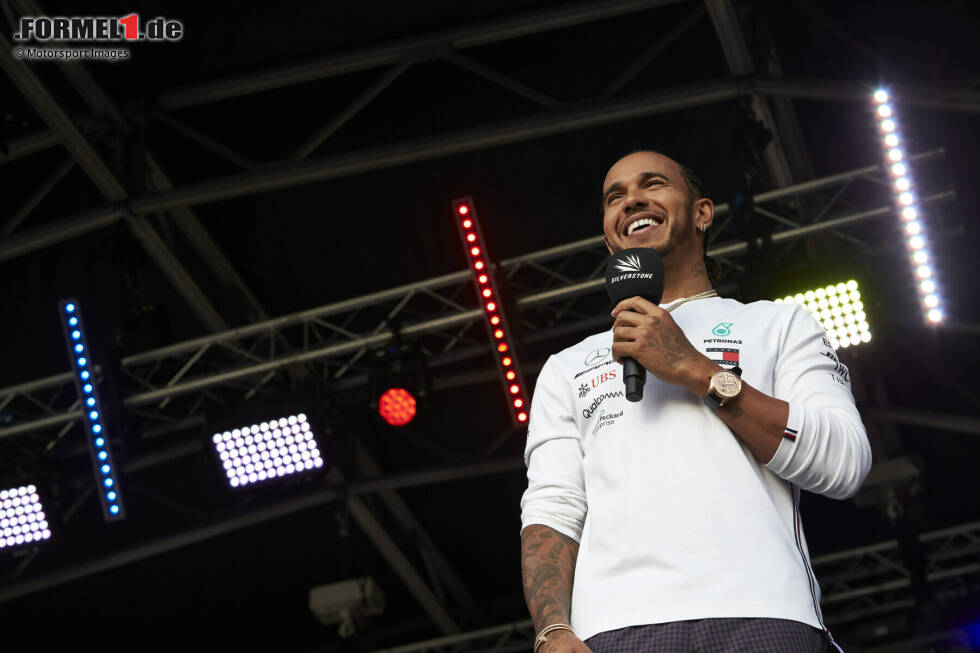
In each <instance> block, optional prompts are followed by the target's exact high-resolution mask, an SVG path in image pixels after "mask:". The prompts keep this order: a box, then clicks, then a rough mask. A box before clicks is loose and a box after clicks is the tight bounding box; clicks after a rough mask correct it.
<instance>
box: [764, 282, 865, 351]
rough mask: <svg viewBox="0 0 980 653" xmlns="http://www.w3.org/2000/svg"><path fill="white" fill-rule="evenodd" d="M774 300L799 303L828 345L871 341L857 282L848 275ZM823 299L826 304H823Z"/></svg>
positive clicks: (835, 346)
mask: <svg viewBox="0 0 980 653" xmlns="http://www.w3.org/2000/svg"><path fill="white" fill-rule="evenodd" d="M774 301H775V302H776V303H777V304H800V305H801V306H803V307H805V308H806V309H807V310H808V311H809V312H810V314H811V315H812V316H813V317H814V318H815V319H816V320H817V322H819V323H820V324H821V326H823V328H824V331H826V332H827V340H828V341H829V342H830V345H831V347H833V348H834V349H839V348H841V347H853V346H855V345H860V344H861V343H865V342H871V328H870V326H869V325H868V316H867V314H866V313H865V312H864V301H863V300H862V296H861V291H860V289H859V288H858V282H857V281H855V280H853V279H851V280H850V281H847V282H841V283H837V284H832V285H829V286H825V287H823V288H817V289H815V290H808V291H806V292H805V293H796V294H795V295H787V296H786V297H783V298H780V299H776V300H774ZM824 302H826V304H824Z"/></svg>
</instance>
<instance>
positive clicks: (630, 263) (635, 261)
mask: <svg viewBox="0 0 980 653" xmlns="http://www.w3.org/2000/svg"><path fill="white" fill-rule="evenodd" d="M616 269H617V270H619V271H620V272H640V271H641V268H640V257H639V256H637V255H636V254H630V255H628V256H625V257H623V260H621V261H617V263H616Z"/></svg>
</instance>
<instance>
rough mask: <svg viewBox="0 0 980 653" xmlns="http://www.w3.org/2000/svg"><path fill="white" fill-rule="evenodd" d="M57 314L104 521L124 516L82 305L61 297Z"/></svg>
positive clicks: (104, 411)
mask: <svg viewBox="0 0 980 653" xmlns="http://www.w3.org/2000/svg"><path fill="white" fill-rule="evenodd" d="M58 307H59V317H60V321H61V327H62V331H63V333H64V336H65V343H66V345H67V346H68V359H69V360H70V361H71V365H72V371H73V377H74V380H75V388H76V390H77V392H78V400H79V404H80V405H81V408H82V415H83V417H82V423H83V425H84V428H85V436H86V437H85V440H86V442H87V444H88V449H89V455H90V458H91V460H92V469H93V472H94V473H95V482H96V484H97V485H98V491H97V492H96V493H97V494H98V495H99V501H100V503H101V504H102V514H103V517H104V518H105V520H106V521H118V520H120V519H124V518H125V517H126V511H125V509H124V507H123V502H122V491H121V490H120V488H119V475H118V469H117V468H116V465H115V462H114V461H113V455H112V449H111V447H110V446H109V424H108V423H107V421H106V409H105V406H104V405H103V403H102V400H101V399H100V398H99V388H98V385H97V383H96V379H95V376H94V370H95V361H94V360H92V349H91V347H90V346H89V341H88V338H87V336H86V332H85V325H84V322H83V320H82V309H81V307H80V306H79V305H78V302H77V301H76V300H73V299H66V300H62V301H61V302H60V303H59V304H58Z"/></svg>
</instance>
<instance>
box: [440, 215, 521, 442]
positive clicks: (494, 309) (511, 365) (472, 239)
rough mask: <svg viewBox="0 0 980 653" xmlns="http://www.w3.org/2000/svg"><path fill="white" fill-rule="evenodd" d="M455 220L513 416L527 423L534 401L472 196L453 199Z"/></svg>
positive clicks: (518, 421)
mask: <svg viewBox="0 0 980 653" xmlns="http://www.w3.org/2000/svg"><path fill="white" fill-rule="evenodd" d="M452 209H453V221H454V222H455V223H456V228H457V229H458V230H459V237H460V242H462V243H463V251H464V252H465V253H466V261H467V264H468V265H469V268H470V272H471V273H472V277H473V287H474V288H476V296H477V298H478V299H479V300H480V303H481V304H482V306H483V316H484V323H485V324H486V325H487V335H488V336H489V338H490V342H491V344H492V345H493V348H494V350H495V352H496V360H497V370H498V372H499V373H500V381H501V383H502V384H503V388H504V396H505V397H506V398H507V405H508V408H509V413H510V417H511V420H512V421H513V422H514V424H515V425H521V424H526V423H527V418H528V409H529V407H530V402H529V401H528V398H527V386H525V385H524V377H523V375H522V374H521V367H520V365H519V364H518V360H517V352H516V351H515V350H514V347H513V338H512V337H511V336H512V334H513V332H512V331H511V330H510V328H509V327H508V326H507V324H508V323H507V316H506V315H505V314H504V307H503V306H502V305H501V302H500V299H501V297H500V292H499V291H498V290H497V281H496V279H495V278H494V273H493V265H492V262H491V261H490V257H489V255H488V253H487V248H486V241H485V240H484V239H483V231H482V230H481V229H480V221H479V220H478V219H477V216H476V209H475V208H474V207H473V200H472V198H470V197H462V198H459V199H455V200H453V202H452Z"/></svg>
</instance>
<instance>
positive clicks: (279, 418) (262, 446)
mask: <svg viewBox="0 0 980 653" xmlns="http://www.w3.org/2000/svg"><path fill="white" fill-rule="evenodd" d="M228 426H229V428H224V429H221V430H218V429H211V432H210V434H209V440H210V442H211V448H212V451H213V453H214V456H215V459H216V460H217V461H218V462H219V464H220V466H221V471H222V473H223V474H224V475H225V481H226V482H227V483H228V485H229V487H232V488H245V487H248V486H254V485H256V484H268V483H269V482H271V481H275V480H277V479H281V478H285V477H288V476H294V475H297V474H307V473H310V472H314V471H317V470H319V469H321V468H322V467H323V465H324V462H323V454H322V453H321V448H320V444H319V443H318V442H317V439H316V435H315V429H314V427H313V424H312V423H311V419H310V417H309V416H308V415H307V413H305V412H299V411H296V412H292V411H288V412H284V413H282V414H267V415H266V416H265V417H263V418H261V419H251V420H241V421H240V422H239V423H238V424H237V426H233V427H232V426H231V423H229V424H228Z"/></svg>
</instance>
